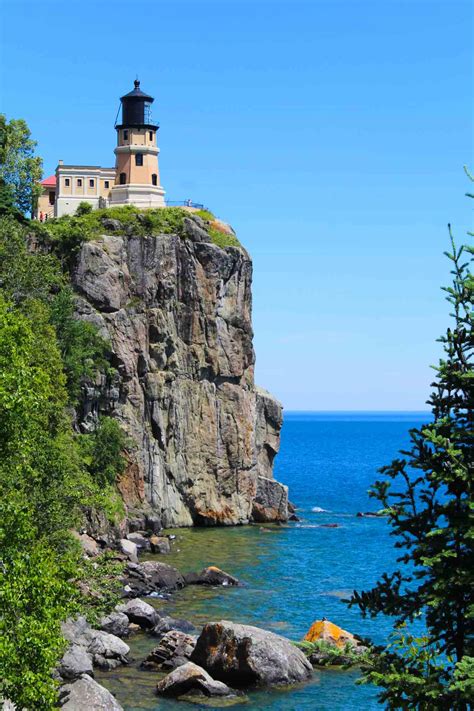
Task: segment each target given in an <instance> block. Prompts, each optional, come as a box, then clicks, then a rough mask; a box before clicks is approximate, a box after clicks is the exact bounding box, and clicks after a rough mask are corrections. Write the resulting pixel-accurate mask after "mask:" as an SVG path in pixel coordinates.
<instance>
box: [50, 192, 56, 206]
mask: <svg viewBox="0 0 474 711" xmlns="http://www.w3.org/2000/svg"><path fill="white" fill-rule="evenodd" d="M55 198H56V193H54V192H53V191H50V193H49V204H50V205H54V200H55Z"/></svg>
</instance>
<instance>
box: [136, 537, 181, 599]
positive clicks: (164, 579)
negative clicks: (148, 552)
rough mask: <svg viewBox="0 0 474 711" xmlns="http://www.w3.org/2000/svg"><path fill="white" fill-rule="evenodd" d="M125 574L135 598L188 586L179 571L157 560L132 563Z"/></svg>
mask: <svg viewBox="0 0 474 711" xmlns="http://www.w3.org/2000/svg"><path fill="white" fill-rule="evenodd" d="M128 542H129V543H130V541H128ZM125 574H126V577H127V583H128V585H129V586H130V588H131V590H132V594H133V595H134V597H136V596H138V595H149V594H150V593H152V592H162V591H172V590H179V589H180V588H182V587H184V586H185V584H186V583H185V580H184V578H183V576H182V575H181V573H180V572H179V570H176V568H173V567H172V566H171V565H167V564H166V563H161V562H159V561H155V560H146V561H144V562H143V563H138V564H137V563H132V562H130V563H129V564H128V565H127V568H126V571H125Z"/></svg>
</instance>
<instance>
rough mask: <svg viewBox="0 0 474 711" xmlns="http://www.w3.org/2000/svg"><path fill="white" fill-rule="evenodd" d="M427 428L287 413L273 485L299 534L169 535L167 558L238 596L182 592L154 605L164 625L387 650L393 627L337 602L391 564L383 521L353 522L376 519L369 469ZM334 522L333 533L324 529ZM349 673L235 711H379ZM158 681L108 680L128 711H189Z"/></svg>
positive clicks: (410, 422) (388, 419) (380, 417)
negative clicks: (355, 637)
mask: <svg viewBox="0 0 474 711" xmlns="http://www.w3.org/2000/svg"><path fill="white" fill-rule="evenodd" d="M428 419H429V415H428V414H427V413H413V412H410V413H307V412H287V413H285V418H284V425H283V431H282V442H281V451H280V453H279V455H278V457H277V459H276V463H275V476H276V478H277V479H279V480H280V481H282V482H284V483H285V484H288V486H289V489H290V498H291V500H292V501H293V503H294V504H295V505H296V506H297V508H298V515H299V516H300V517H301V519H302V520H301V522H300V523H295V524H291V525H289V526H288V527H268V528H270V529H271V532H264V531H262V530H261V528H260V527H259V526H252V527H237V528H229V529H190V530H185V531H183V530H180V531H177V534H178V538H177V541H176V542H175V544H174V545H175V548H174V550H173V553H172V555H171V556H170V557H169V558H168V559H167V562H170V563H171V564H173V565H176V566H177V567H178V568H180V569H181V570H183V571H186V570H192V569H194V570H196V569H200V568H202V567H204V565H211V564H214V565H218V566H220V567H222V568H224V569H225V570H228V571H229V572H230V573H233V574H234V575H237V576H238V577H239V578H240V579H241V580H243V581H244V582H245V583H246V587H243V588H236V589H222V590H215V589H211V590H209V589H196V588H195V587H190V588H186V589H185V590H183V591H181V592H180V593H179V594H177V595H176V596H175V597H174V598H173V600H172V601H171V602H167V603H163V602H156V603H155V604H156V605H157V607H160V608H162V607H163V606H164V607H165V608H166V611H167V612H168V613H169V614H174V615H177V616H183V617H187V618H188V619H191V620H192V621H193V622H194V623H195V624H196V625H202V624H204V623H205V622H206V621H209V620H217V619H222V618H224V619H232V620H234V621H238V622H244V623H245V622H246V623H249V624H255V625H258V626H261V627H264V628H266V629H271V630H273V631H275V632H277V633H280V634H284V635H285V636H287V637H289V638H291V639H295V640H296V639H300V638H301V637H302V636H303V635H304V634H305V633H306V631H307V630H308V628H309V627H310V625H311V623H312V622H313V621H314V620H315V619H318V618H321V617H323V616H325V617H327V618H328V619H330V620H332V621H333V622H336V623H337V624H339V625H340V626H342V627H344V628H345V629H348V630H350V631H351V632H354V633H357V634H360V635H362V636H364V637H370V638H372V639H373V640H374V641H375V642H383V641H384V640H386V638H387V635H388V633H389V631H390V621H389V620H386V619H383V618H380V619H377V620H364V619H362V617H361V616H360V614H359V612H358V611H357V610H356V609H349V608H348V607H347V606H346V605H345V604H344V603H343V602H341V598H343V597H347V596H348V595H349V594H350V593H351V591H352V590H354V589H359V590H360V589H364V588H366V589H367V588H369V587H371V586H372V585H373V584H374V583H375V582H376V580H377V578H378V577H379V576H380V575H381V574H382V573H383V572H384V571H390V570H391V569H392V566H393V565H394V561H395V556H396V554H395V551H394V548H393V540H392V538H391V537H390V535H389V529H388V526H387V523H386V521H385V519H383V518H378V519H367V518H358V517H357V516H356V514H357V512H359V511H376V510H377V508H378V503H377V502H376V501H374V500H371V499H369V498H368V496H367V490H368V488H369V486H370V485H371V483H372V482H373V481H374V480H375V479H376V478H377V476H378V474H377V469H378V468H379V467H380V466H382V465H384V464H388V463H389V462H390V461H391V460H392V459H393V458H394V457H396V456H397V454H398V450H399V449H400V448H403V447H405V446H406V445H407V444H408V441H409V439H408V431H409V429H410V428H412V427H415V426H419V425H420V424H422V423H423V422H425V421H427V420H428ZM326 523H337V524H338V527H337V528H324V527H321V525H322V524H326ZM153 645H154V642H153V640H151V639H150V638H147V637H145V636H142V637H138V638H137V639H136V640H135V641H134V642H132V651H133V652H134V653H135V655H136V656H137V658H139V657H140V655H141V658H143V655H144V654H146V653H147V651H149V649H151V648H152V647H153ZM357 676H358V674H357V672H353V671H351V672H348V671H337V670H321V671H318V672H316V673H315V676H314V679H313V681H312V682H311V683H310V684H307V685H304V686H302V687H299V688H298V689H295V690H293V691H290V692H285V693H282V692H270V693H266V692H260V693H257V694H253V695H251V697H250V703H249V704H247V705H246V706H243V705H242V706H241V705H239V706H238V708H252V709H271V710H272V711H290V710H297V711H300V710H301V711H310V710H313V709H314V710H319V711H326V710H327V711H329V710H331V711H339V710H346V709H347V710H349V709H350V710H352V709H376V708H379V705H378V704H377V701H376V690H375V689H373V688H372V687H368V686H359V685H356V683H355V681H356V678H357ZM156 679H157V677H156V675H155V676H153V675H150V674H144V673H143V672H141V673H140V672H139V671H138V670H137V669H136V668H129V669H128V670H126V671H123V670H122V671H121V672H118V673H117V675H114V674H109V675H108V676H104V678H103V680H102V681H105V683H106V685H107V686H109V688H110V689H111V690H112V691H113V692H114V693H115V694H116V695H117V697H118V699H119V700H120V701H121V702H122V704H123V705H124V708H125V709H126V711H138V709H150V710H151V709H153V710H155V709H166V710H170V711H178V710H179V711H181V709H185V708H189V705H187V704H185V703H183V702H177V701H169V700H166V701H164V700H159V701H157V699H156V697H154V696H153V689H154V685H155V683H156Z"/></svg>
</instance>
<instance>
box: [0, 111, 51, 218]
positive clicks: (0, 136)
mask: <svg viewBox="0 0 474 711" xmlns="http://www.w3.org/2000/svg"><path fill="white" fill-rule="evenodd" d="M35 148H36V141H34V140H33V139H32V138H31V133H30V129H29V128H28V125H27V123H26V121H24V120H23V119H11V120H10V121H7V118H6V116H5V114H0V178H2V179H3V181H4V182H5V184H6V185H7V186H9V188H10V190H11V195H12V197H13V204H14V206H15V207H16V208H17V209H18V210H20V212H22V213H23V214H27V213H31V211H32V210H33V208H34V206H35V203H36V200H37V198H38V195H39V194H40V191H41V188H40V186H39V185H38V183H39V180H40V179H41V175H42V160H41V158H39V156H35Z"/></svg>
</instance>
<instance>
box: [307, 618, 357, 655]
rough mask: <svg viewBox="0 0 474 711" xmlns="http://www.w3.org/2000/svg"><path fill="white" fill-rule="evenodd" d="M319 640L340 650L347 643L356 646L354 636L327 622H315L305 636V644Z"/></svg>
mask: <svg viewBox="0 0 474 711" xmlns="http://www.w3.org/2000/svg"><path fill="white" fill-rule="evenodd" d="M319 639H321V640H324V641H325V642H330V643H332V644H334V645H335V646H336V647H340V648H342V647H344V646H345V645H346V644H347V643H348V642H349V643H352V644H357V640H356V639H355V637H354V635H352V634H351V633H350V632H346V630H343V629H342V627H338V626H337V625H335V624H334V623H333V622H329V620H316V622H313V624H312V625H311V627H310V628H309V630H308V632H307V633H306V635H305V640H306V641H307V642H316V641H317V640H319Z"/></svg>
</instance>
